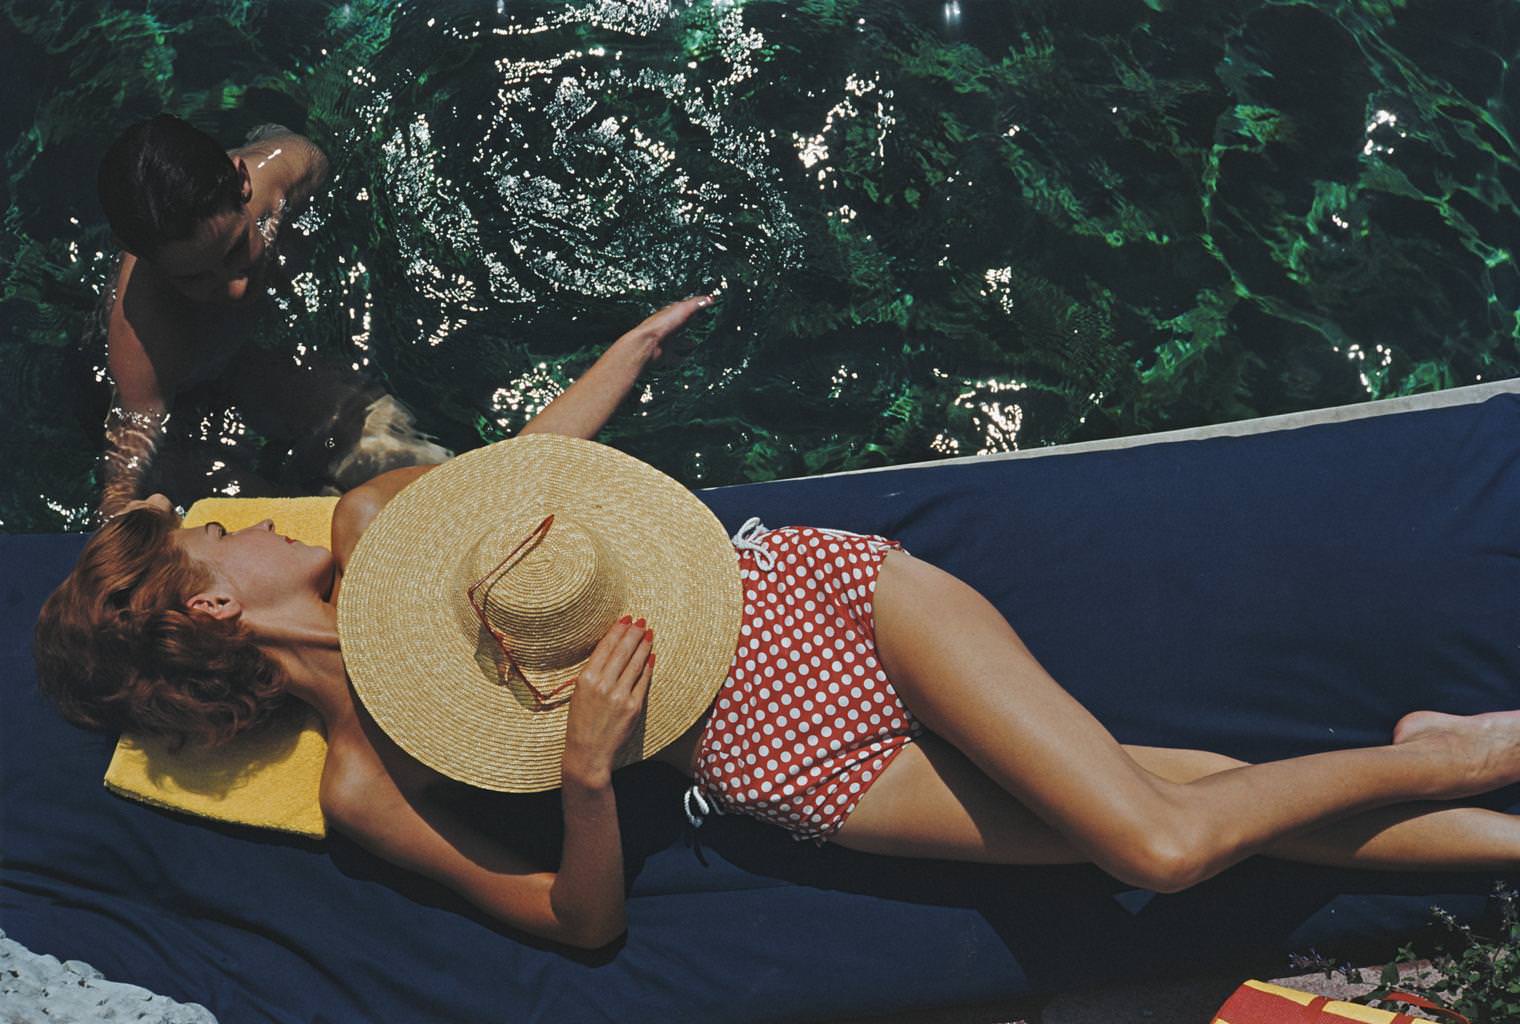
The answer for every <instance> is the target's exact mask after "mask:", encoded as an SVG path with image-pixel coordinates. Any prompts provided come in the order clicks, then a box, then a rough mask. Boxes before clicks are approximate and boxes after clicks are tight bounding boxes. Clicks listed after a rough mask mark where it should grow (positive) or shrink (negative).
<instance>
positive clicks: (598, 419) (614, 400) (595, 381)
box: [521, 295, 712, 441]
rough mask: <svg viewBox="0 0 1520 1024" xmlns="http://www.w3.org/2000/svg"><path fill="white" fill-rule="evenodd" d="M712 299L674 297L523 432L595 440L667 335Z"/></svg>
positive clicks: (613, 346)
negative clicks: (675, 300) (669, 303)
mask: <svg viewBox="0 0 1520 1024" xmlns="http://www.w3.org/2000/svg"><path fill="white" fill-rule="evenodd" d="M710 305H712V297H711V296H709V295H698V296H694V297H692V298H690V299H686V300H684V301H682V302H676V303H672V304H671V305H669V306H666V307H665V308H664V309H662V310H660V311H659V312H658V313H655V314H654V315H653V316H651V317H649V318H648V319H647V320H645V321H644V322H643V323H641V324H639V325H638V326H637V327H635V328H634V329H633V330H631V331H629V332H628V333H627V334H625V335H623V336H622V337H621V338H619V339H618V340H617V341H614V342H613V343H612V344H611V345H609V346H608V347H607V351H605V352H603V353H602V355H601V358H599V359H598V360H597V361H596V362H595V363H593V364H592V366H591V369H589V370H587V371H586V372H585V373H583V374H582V375H581V377H580V379H579V380H577V381H576V382H575V383H574V384H571V385H570V386H569V387H568V388H566V389H565V392H564V393H563V394H562V395H560V396H559V397H558V398H556V399H554V401H552V402H550V403H549V404H548V405H547V406H545V407H544V410H543V411H542V412H540V413H539V414H538V415H537V416H535V417H533V419H531V420H529V421H528V424H527V426H525V427H523V428H522V431H521V432H522V433H524V434H534V433H538V434H563V435H566V436H568V437H583V438H585V439H586V440H588V441H589V440H592V439H594V438H595V437H596V435H597V434H598V433H599V432H600V431H601V429H602V427H603V426H604V425H605V424H606V423H607V420H608V419H609V418H611V416H612V414H613V412H614V411H616V409H617V407H618V406H619V405H621V404H622V401H623V399H624V398H626V397H627V396H628V391H629V389H630V388H632V387H633V383H634V381H636V380H638V377H639V374H640V373H641V372H643V369H644V367H645V366H646V365H648V363H649V362H650V360H653V359H658V358H659V357H660V354H661V352H662V351H663V350H662V348H661V345H662V344H663V343H664V341H665V339H666V338H668V337H669V336H670V335H671V334H673V333H675V331H676V330H678V329H679V328H680V326H681V325H682V324H684V323H685V322H686V321H687V320H689V319H691V315H692V314H693V313H695V312H696V311H697V310H699V309H704V308H706V307H707V306H710Z"/></svg>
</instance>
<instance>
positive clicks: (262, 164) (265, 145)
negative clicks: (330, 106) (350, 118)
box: [231, 125, 328, 206]
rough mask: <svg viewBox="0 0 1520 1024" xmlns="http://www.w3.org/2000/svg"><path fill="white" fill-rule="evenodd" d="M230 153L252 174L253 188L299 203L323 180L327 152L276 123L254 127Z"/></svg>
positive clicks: (292, 202) (304, 137)
mask: <svg viewBox="0 0 1520 1024" xmlns="http://www.w3.org/2000/svg"><path fill="white" fill-rule="evenodd" d="M231 155H232V156H239V157H242V158H243V160H244V161H245V162H246V163H247V164H248V170H249V173H250V174H252V175H254V176H255V182H254V190H255V192H258V191H259V186H260V184H261V182H260V181H258V180H257V179H259V178H262V179H263V182H262V184H264V185H265V187H266V188H267V187H272V189H273V191H274V192H276V193H277V194H278V195H279V196H281V197H282V198H284V199H286V200H287V201H288V202H289V203H290V205H291V206H300V205H301V204H302V203H303V202H304V201H305V200H306V199H307V198H308V197H309V196H310V195H311V193H312V192H314V191H316V190H317V188H319V187H320V186H321V185H322V183H323V182H325V181H326V180H327V168H328V161H327V154H326V153H324V152H322V148H321V147H320V146H318V145H317V144H316V143H315V142H312V141H311V140H310V139H308V138H307V137H306V136H304V135H300V134H298V133H296V132H294V131H291V130H290V129H288V128H283V127H281V126H279V125H268V126H265V127H264V128H263V129H259V130H256V131H255V132H254V133H253V134H251V135H250V137H249V140H248V141H247V142H245V143H244V144H243V145H242V146H240V147H238V148H237V149H234V150H231Z"/></svg>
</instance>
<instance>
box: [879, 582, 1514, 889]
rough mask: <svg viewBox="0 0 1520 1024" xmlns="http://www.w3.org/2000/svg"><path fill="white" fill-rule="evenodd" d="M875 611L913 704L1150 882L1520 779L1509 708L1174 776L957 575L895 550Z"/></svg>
mask: <svg viewBox="0 0 1520 1024" xmlns="http://www.w3.org/2000/svg"><path fill="white" fill-rule="evenodd" d="M926 608H932V609H933V610H934V614H933V615H925V614H924V609H926ZM875 617H876V641H877V647H878V650H879V652H880V656H881V659H882V664H883V667H884V668H885V669H886V672H887V675H888V676H889V677H890V678H891V679H892V681H893V684H894V686H895V687H896V688H897V690H898V692H899V694H900V695H901V696H902V698H903V701H904V703H905V704H907V706H908V707H909V709H910V710H912V711H913V712H914V714H915V715H917V716H918V718H919V719H920V720H921V721H923V722H924V724H925V725H926V726H928V727H929V728H930V729H931V730H933V731H934V732H935V733H936V734H938V735H939V736H941V737H943V738H944V739H946V740H948V741H949V742H950V743H951V744H953V745H954V746H955V747H957V748H958V749H959V750H960V751H962V752H963V753H964V754H965V755H966V756H967V757H968V758H969V759H970V760H971V761H972V762H973V763H974V764H975V765H976V766H977V767H978V768H979V769H980V770H981V771H982V772H983V773H984V774H986V775H987V776H988V777H989V778H990V779H991V780H992V781H993V782H995V783H996V784H997V785H998V786H999V787H1001V788H1002V789H1003V790H1005V791H1006V792H1008V793H1009V794H1011V795H1012V796H1014V797H1015V798H1017V800H1018V801H1019V802H1020V803H1022V804H1023V805H1024V806H1026V807H1028V808H1029V809H1030V810H1031V811H1033V812H1034V814H1035V815H1036V816H1037V817H1038V818H1039V819H1040V820H1042V821H1044V822H1045V823H1047V824H1048V825H1050V826H1051V827H1052V828H1053V829H1054V830H1055V831H1056V832H1057V833H1058V834H1059V835H1060V836H1061V837H1062V838H1064V839H1065V840H1066V841H1067V842H1068V843H1069V844H1071V846H1072V847H1073V848H1074V849H1075V850H1076V851H1077V852H1079V853H1080V854H1081V855H1082V859H1084V860H1090V861H1092V862H1094V863H1096V864H1097V865H1098V866H1100V867H1102V868H1103V869H1105V870H1106V871H1108V872H1109V873H1111V874H1113V875H1115V876H1116V877H1118V878H1120V879H1121V880H1123V881H1126V882H1129V883H1131V884H1134V885H1138V886H1142V887H1144V888H1148V889H1156V890H1163V891H1170V890H1175V889H1180V888H1184V887H1186V886H1188V885H1192V884H1194V883H1195V882H1198V881H1201V880H1203V879H1205V878H1208V877H1210V876H1211V875H1214V874H1216V873H1218V872H1219V871H1221V870H1223V869H1224V868H1226V867H1228V866H1230V865H1231V864H1234V863H1236V862H1238V861H1240V860H1242V859H1244V858H1246V857H1248V856H1251V855H1253V854H1256V853H1261V852H1264V851H1265V850H1266V849H1268V848H1269V847H1270V846H1271V845H1272V844H1274V843H1276V842H1278V841H1280V840H1281V839H1283V838H1284V837H1286V836H1289V835H1291V834H1294V833H1302V832H1304V831H1306V830H1310V829H1317V828H1319V827H1322V826H1324V825H1327V824H1329V823H1330V822H1332V821H1334V820H1336V819H1341V818H1346V817H1349V816H1351V815H1354V814H1358V813H1361V812H1366V811H1372V810H1375V809H1377V808H1381V807H1387V806H1389V805H1391V804H1398V803H1407V802H1412V801H1419V800H1432V799H1450V798H1454V797H1458V796H1465V795H1470V794H1473V793H1476V792H1480V791H1483V790H1486V789H1491V788H1494V787H1497V786H1501V785H1505V784H1508V783H1510V782H1514V781H1520V713H1514V712H1512V713H1506V714H1496V715H1481V716H1472V717H1470V718H1455V717H1453V716H1445V715H1422V716H1419V717H1418V718H1413V719H1412V720H1410V719H1406V722H1411V721H1412V724H1407V725H1401V732H1402V734H1403V735H1402V736H1401V737H1400V738H1401V740H1402V741H1401V742H1398V743H1395V744H1392V745H1389V746H1385V747H1377V748H1368V749H1361V750H1342V751H1333V752H1329V753H1323V754H1313V755H1309V756H1307V757H1298V758H1291V759H1288V760H1283V761H1275V762H1272V763H1269V764H1262V765H1247V766H1243V767H1238V768H1230V769H1227V770H1225V771H1220V772H1215V773H1213V774H1209V775H1206V776H1204V777H1202V778H1199V779H1197V780H1195V781H1192V782H1188V783H1176V782H1171V781H1168V780H1166V779H1163V778H1160V777H1158V776H1156V775H1152V774H1151V773H1150V772H1147V771H1146V770H1145V769H1144V768H1143V767H1141V766H1140V765H1139V764H1138V763H1136V761H1135V759H1134V758H1133V757H1131V756H1130V754H1128V753H1127V752H1126V751H1125V750H1124V748H1123V747H1121V746H1120V745H1119V743H1118V742H1117V741H1116V740H1115V739H1114V738H1113V736H1112V735H1111V734H1109V732H1108V731H1107V730H1106V729H1104V728H1103V726H1102V725H1101V724H1099V723H1098V721H1097V720H1096V719H1095V718H1093V716H1092V715H1091V714H1090V713H1088V711H1087V710H1086V709H1085V708H1083V707H1082V706H1081V705H1080V704H1079V703H1077V701H1076V700H1075V699H1074V698H1072V697H1071V695H1070V694H1068V693H1066V691H1065V690H1063V689H1061V687H1060V686H1059V685H1058V684H1057V683H1056V682H1055V680H1053V679H1051V677H1050V676H1049V674H1047V673H1046V672H1045V671H1044V669H1043V668H1041V667H1040V665H1039V663H1038V662H1037V661H1036V660H1035V659H1034V657H1033V655H1031V654H1030V653H1029V651H1028V649H1027V648H1025V646H1024V644H1023V643H1022V641H1020V640H1019V638H1018V636H1017V634H1015V633H1014V631H1013V629H1012V627H1010V626H1009V625H1008V623H1007V622H1006V621H1004V619H1003V617H1002V616H1001V615H1000V614H999V613H998V611H997V609H996V608H994V607H993V606H992V605H991V604H990V603H988V602H987V601H986V599H984V598H983V597H982V596H981V595H979V594H978V593H977V592H976V591H975V590H973V589H972V588H971V587H969V586H967V585H966V584H965V583H962V582H961V581H960V580H958V579H956V578H955V577H954V576H951V575H950V574H948V573H945V572H943V571H942V570H939V569H936V568H935V567H934V566H932V565H929V564H928V563H926V562H922V561H919V560H918V559H916V558H913V557H912V556H910V555H908V554H906V553H905V552H893V553H892V554H889V555H888V556H887V558H886V560H885V562H884V563H883V565H882V568H881V573H880V576H879V579H878V583H877V587H876V593H875Z"/></svg>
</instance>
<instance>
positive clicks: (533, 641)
mask: <svg viewBox="0 0 1520 1024" xmlns="http://www.w3.org/2000/svg"><path fill="white" fill-rule="evenodd" d="M551 516H552V517H553V518H552V521H549V518H548V517H551ZM739 572H740V570H739V563H738V558H737V556H736V555H735V552H734V549H733V546H732V544H731V542H730V541H729V539H728V536H727V534H726V533H725V532H724V530H723V526H722V524H720V523H719V522H718V520H717V518H716V517H715V516H714V515H713V514H712V512H711V511H709V510H708V508H707V506H705V505H703V504H702V502H701V501H699V500H698V499H697V498H696V496H695V495H693V494H692V493H691V492H690V491H688V490H687V489H686V488H685V487H683V486H681V484H679V483H677V482H676V481H675V480H673V479H671V478H670V477H668V476H666V475H665V474H664V473H661V472H660V471H659V470H657V469H655V468H654V467H652V466H649V465H646V464H645V463H643V462H640V461H639V460H638V459H635V458H633V457H631V456H628V455H625V454H623V453H621V452H618V451H616V450H614V449H612V448H608V447H606V446H605V445H600V444H596V443H594V442H592V441H583V440H580V439H577V438H569V437H559V436H556V435H551V434H528V435H524V436H521V437H516V438H512V439H510V440H507V441H500V442H497V443H496V444H493V445H489V446H487V447H485V448H479V449H476V450H475V451H472V452H468V453H466V454H464V455H461V456H459V457H458V458H455V459H452V460H451V461H449V462H446V463H444V464H443V465H441V466H438V467H436V468H434V469H432V470H431V471H429V472H428V473H426V474H424V475H423V476H421V477H419V478H418V479H416V480H415V481H413V482H412V483H410V484H408V485H407V486H406V487H405V488H404V489H402V491H401V492H400V493H399V494H397V495H396V496H395V497H394V498H392V499H391V501H390V502H389V503H388V504H387V505H386V506H385V508H384V509H382V510H381V512H380V514H379V515H378V516H377V517H376V518H375V520H374V521H373V522H372V523H371V524H370V525H369V527H368V528H367V529H366V530H365V532H364V535H363V536H362V537H361V538H360V540H359V544H358V546H357V547H356V549H355V550H354V553H353V556H352V557H351V558H350V560H349V565H348V568H347V572H346V574H345V576H344V579H343V587H342V590H341V591H340V595H339V599H338V634H339V638H340V640H341V643H342V649H343V658H344V662H345V664H346V666H347V668H348V673H349V677H350V678H351V679H352V680H353V684H354V689H355V690H356V691H357V692H358V694H359V698H360V699H361V700H362V701H363V703H364V707H365V708H366V709H367V710H368V711H369V713H370V714H371V715H372V716H373V717H374V719H375V721H376V722H377V723H378V724H379V725H380V727H381V728H382V729H384V730H385V732H386V734H387V735H388V736H389V737H390V738H391V739H393V740H395V741H396V743H397V744H398V745H400V747H401V748H402V749H403V750H405V751H406V752H407V753H408V754H410V755H411V756H413V757H415V758H416V759H417V760H419V761H421V762H422V763H423V764H425V765H427V766H429V767H430V768H433V769H435V770H436V771H439V772H442V773H443V774H444V775H447V776H449V777H450V778H453V779H457V780H459V781H461V782H465V783H468V784H470V785H472V786H478V787H481V788H483V789H492V790H500V791H505V792H513V793H528V792H536V791H539V790H545V789H553V788H554V787H556V786H558V785H559V784H560V762H561V760H562V757H563V754H564V746H565V723H566V719H567V717H568V715H569V701H570V700H571V699H573V695H574V687H573V685H571V686H569V687H568V688H566V689H561V688H562V687H564V686H565V684H566V683H567V682H569V681H571V680H573V679H574V678H575V677H576V676H577V674H578V673H579V672H580V670H581V668H582V667H584V665H585V663H586V661H587V659H588V658H589V656H590V655H591V653H592V651H593V649H594V648H595V647H596V645H597V643H598V641H600V640H601V639H602V637H603V636H604V635H605V634H606V632H607V630H608V629H609V628H611V627H612V625H613V624H614V623H616V622H617V621H618V619H619V618H621V617H622V616H623V615H632V616H634V617H635V618H639V617H643V618H645V619H647V620H648V623H649V626H650V627H651V628H652V629H654V631H655V638H654V650H655V653H656V658H655V667H654V674H653V677H652V679H651V682H650V686H649V696H648V702H647V707H646V709H645V713H644V715H643V718H642V720H641V721H640V723H639V724H638V725H637V726H636V727H635V730H634V734H633V736H632V737H630V739H629V741H628V742H627V743H626V744H624V746H623V748H622V749H621V750H620V751H619V752H618V754H617V757H616V762H615V763H616V764H617V765H623V764H627V763H630V762H632V761H637V760H640V759H642V758H646V757H648V756H650V755H651V754H653V753H655V752H656V751H658V750H659V749H660V748H662V747H664V746H665V745H667V744H668V743H670V742H672V741H673V740H675V739H676V738H677V737H678V736H680V735H681V734H682V733H683V732H685V731H686V730H687V729H688V728H690V727H691V726H692V725H693V724H694V723H695V722H696V721H697V720H698V719H699V718H700V717H701V716H702V714H703V712H705V711H706V710H707V708H708V707H709V705H710V704H711V703H712V701H713V698H714V696H715V695H716V694H717V691H718V688H719V687H720V686H721V685H722V684H723V680H724V679H725V677H726V675H727V672H728V668H729V666H730V664H731V663H732V661H733V655H734V648H735V645H736V643H737V639H738V635H739V619H740V615H741V612H742V610H743V604H744V598H743V590H742V585H741V582H740V575H739ZM472 587H473V590H472ZM472 597H473V601H472ZM477 609H478V610H477ZM493 634H494V635H493ZM498 641H499V642H498ZM504 650H505V652H506V655H504V653H503V651H504ZM556 691H558V692H556ZM545 698H547V699H545Z"/></svg>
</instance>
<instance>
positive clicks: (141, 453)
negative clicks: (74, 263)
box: [99, 253, 188, 519]
mask: <svg viewBox="0 0 1520 1024" xmlns="http://www.w3.org/2000/svg"><path fill="white" fill-rule="evenodd" d="M147 278H148V274H147V272H146V270H145V268H143V267H142V266H141V265H139V264H138V262H137V260H136V258H135V257H134V256H133V255H132V254H131V253H126V254H124V255H123V256H122V261H121V266H120V268H119V270H118V276H117V280H116V301H115V302H114V303H112V305H111V317H110V321H109V323H108V325H107V329H106V344H107V356H106V366H107V369H108V370H109V371H110V375H111V384H112V389H113V392H114V393H113V395H112V402H111V410H110V412H109V413H107V415H106V425H105V446H104V451H103V453H102V455H101V462H100V478H101V494H100V507H99V512H100V516H101V518H102V519H109V518H111V517H112V516H114V515H116V514H117V513H119V512H121V511H122V510H123V509H124V507H125V506H126V505H127V503H128V502H131V501H133V500H135V499H137V498H140V497H142V485H143V480H144V478H145V477H146V476H147V474H148V470H149V469H150V468H151V467H152V465H153V459H154V456H155V455H156V454H157V452H158V447H159V445H160V443H161V442H162V440H163V434H164V424H165V422H166V421H167V419H168V415H169V407H170V403H171V402H172V401H173V398H174V390H175V381H176V380H177V379H178V378H179V376H180V375H181V373H182V372H183V370H184V366H185V363H186V359H187V358H188V353H187V352H186V346H185V340H184V338H185V335H184V331H183V327H182V325H181V324H180V323H179V322H178V318H176V317H175V316H174V314H173V311H172V309H170V307H169V304H168V303H166V302H165V301H164V298H163V296H162V295H161V294H160V290H159V288H157V287H156V286H155V285H154V284H153V282H151V281H149V280H148V279H147Z"/></svg>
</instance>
